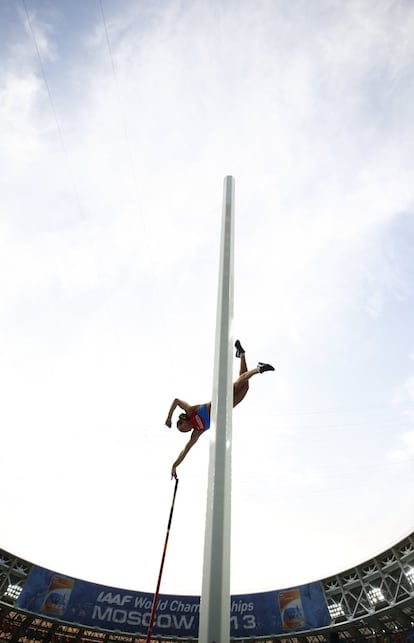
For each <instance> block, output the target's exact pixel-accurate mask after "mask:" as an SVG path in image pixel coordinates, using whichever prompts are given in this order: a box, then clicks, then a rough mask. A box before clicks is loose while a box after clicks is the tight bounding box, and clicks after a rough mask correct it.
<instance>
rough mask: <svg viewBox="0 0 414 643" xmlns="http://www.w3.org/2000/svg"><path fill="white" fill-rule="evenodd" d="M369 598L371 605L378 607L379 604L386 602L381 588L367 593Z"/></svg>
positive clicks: (374, 588) (375, 588)
mask: <svg viewBox="0 0 414 643" xmlns="http://www.w3.org/2000/svg"><path fill="white" fill-rule="evenodd" d="M367 597H368V600H369V603H370V605H377V603H382V602H384V601H385V596H384V594H383V593H382V590H381V589H380V588H379V587H371V589H369V590H368V591H367Z"/></svg>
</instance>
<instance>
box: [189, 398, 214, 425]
mask: <svg viewBox="0 0 414 643" xmlns="http://www.w3.org/2000/svg"><path fill="white" fill-rule="evenodd" d="M190 422H191V425H192V427H193V428H194V429H195V430H196V431H207V429H209V428H210V413H209V411H208V404H203V405H202V406H200V408H199V409H198V410H197V411H194V412H193V413H191V415H190Z"/></svg>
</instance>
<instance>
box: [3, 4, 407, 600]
mask: <svg viewBox="0 0 414 643" xmlns="http://www.w3.org/2000/svg"><path fill="white" fill-rule="evenodd" d="M26 10H27V11H26ZM102 10H103V12H102ZM103 15H104V17H105V22H104V19H103ZM29 21H30V23H29ZM0 30H1V38H0V42H1V45H0V48H1V49H0V51H1V56H2V63H3V64H2V66H1V71H0V79H1V83H0V87H1V89H0V134H1V139H2V146H1V150H0V177H1V178H0V181H1V190H0V195H1V196H0V199H1V203H0V205H1V215H0V244H1V252H0V292H1V297H0V345H1V346H0V348H1V355H2V358H1V361H0V381H1V387H2V391H3V395H2V398H3V403H2V405H1V408H0V422H1V425H2V426H3V427H4V430H3V434H2V443H3V445H4V449H2V453H1V454H0V463H1V469H2V472H3V481H4V482H3V484H2V487H1V502H2V507H3V512H4V514H5V515H6V516H7V518H8V519H7V521H5V522H4V521H3V522H2V527H1V530H0V534H1V543H0V544H1V546H2V547H3V548H5V549H8V550H10V551H12V552H13V553H16V554H17V555H20V556H22V557H26V558H28V559H29V560H33V561H34V562H37V563H38V564H41V565H43V566H46V567H49V568H51V569H56V570H58V571H61V572H64V573H67V574H69V575H74V576H78V577H81V578H85V579H88V580H93V581H95V582H100V583H105V584H108V585H115V586H122V587H125V588H129V589H138V590H145V591H152V590H153V587H154V586H155V582H156V576H157V573H158V567H159V562H160V557H161V551H162V545H163V540H164V536H165V527H166V522H167V518H168V511H169V504H170V501H171V494H172V489H173V485H172V483H171V482H170V479H169V470H170V467H171V463H172V462H173V460H174V459H175V458H176V456H177V454H178V453H179V451H180V450H181V449H182V448H183V446H184V443H185V438H184V436H182V435H180V434H179V433H178V432H177V431H174V430H173V429H172V430H168V429H167V428H166V427H164V420H165V417H166V414H167V412H168V408H169V405H170V403H171V401H172V399H173V398H174V397H175V396H178V397H181V398H183V399H185V400H187V401H188V402H190V403H197V402H203V401H205V400H207V399H209V398H210V397H211V390H212V370H213V359H214V355H213V352H214V337H215V305H216V288H217V269H218V245H219V230H220V218H221V199H222V185H223V178H224V176H226V175H227V174H231V175H233V176H234V177H235V179H236V239H235V240H236V245H235V265H236V270H235V317H234V333H235V337H236V336H237V337H240V339H241V340H242V342H243V344H245V346H246V349H247V357H248V363H249V365H252V366H253V365H255V364H256V362H257V361H258V360H265V361H270V362H274V363H275V365H276V367H277V370H276V372H275V373H274V374H265V375H263V377H262V378H255V379H254V380H253V381H252V385H251V390H250V392H249V396H248V397H247V398H246V400H245V401H244V402H243V405H241V406H240V407H238V408H237V409H236V410H235V412H234V419H233V427H234V428H233V432H234V439H233V497H232V506H233V517H232V522H233V535H232V591H233V592H234V593H238V592H248V591H260V590H266V589H275V588H282V587H286V586H289V585H292V584H297V583H301V582H307V581H310V580H315V579H317V578H320V577H324V576H327V575H329V574H333V573H336V572H339V571H341V570H343V569H345V568H347V567H349V566H351V565H354V564H356V563H358V562H361V561H363V560H365V559H367V558H369V557H370V556H372V555H375V554H376V553H379V552H380V551H381V550H383V549H385V548H386V547H388V546H390V545H391V544H393V543H395V542H396V541H397V540H398V539H400V538H402V537H404V536H405V535H406V534H407V533H410V532H411V531H412V529H413V526H414V503H413V502H412V498H411V493H410V490H411V489H412V488H413V483H414V480H413V477H414V474H413V471H414V468H413V459H414V424H413V422H414V336H413V324H412V319H413V312H414V311H413V305H414V293H413V277H412V276H413V268H414V253H413V246H414V223H413V187H412V186H413V161H412V159H413V152H414V150H413V146H414V131H413V128H414V126H413V122H412V114H411V106H412V104H413V98H414V96H413V93H414V92H413V87H414V84H413V70H414V64H413V55H414V44H413V43H414V38H413V36H414V9H413V7H412V5H411V3H408V2H396V1H395V2H393V1H380V2H377V3H375V7H374V6H373V5H372V4H371V3H368V2H359V1H356V0H355V1H350V2H348V3H342V2H327V1H322V0H320V1H318V2H313V3H307V2H300V1H298V0H295V1H293V2H278V3H275V2H266V1H263V0H258V1H257V2H254V3H251V2H247V1H244V0H242V1H241V2H240V1H239V2H232V1H230V2H225V3H221V2H206V1H201V0H200V1H199V2H192V3H189V2H176V1H172V0H171V1H165V2H157V3H151V4H150V5H149V4H148V3H146V2H145V3H144V2H137V3H129V2H110V1H108V0H102V2H101V3H100V2H99V0H96V1H95V0H90V2H87V3H82V2H66V1H62V2H60V3H52V2H47V1H43V0H42V1H35V0H25V4H24V3H23V2H12V1H9V0H3V2H2V3H1V5H0ZM108 41H109V45H108ZM38 53H39V55H40V59H39V55H38ZM236 372H237V364H236V363H235V375H236ZM207 458H208V445H207V438H206V439H205V443H203V441H202V440H201V441H200V442H199V443H198V444H197V446H196V448H195V449H194V450H193V451H192V452H191V454H190V455H189V456H188V458H187V459H186V460H185V462H184V463H183V464H182V465H181V467H180V470H179V471H180V478H181V482H180V490H179V496H178V498H177V505H176V510H175V516H174V523H173V529H172V533H171V538H170V543H169V553H168V560H167V563H166V567H165V572H164V578H163V587H162V591H164V592H171V593H174V592H177V593H188V594H197V593H199V591H200V586H201V572H202V553H203V538H204V515H205V498H206V484H207V464H208V463H207ZM28 527H29V528H28Z"/></svg>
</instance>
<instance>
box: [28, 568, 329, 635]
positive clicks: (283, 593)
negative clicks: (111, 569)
mask: <svg viewBox="0 0 414 643" xmlns="http://www.w3.org/2000/svg"><path fill="white" fill-rule="evenodd" d="M152 599H153V595H152V594H148V593H145V592H132V591H128V590H122V589H115V588H112V587H105V586H103V585H97V584H95V583H88V582H86V581H82V580H78V579H76V578H69V577H67V576H62V575H61V574H57V573H56V572H52V571H50V570H48V569H44V568H42V567H33V568H32V570H31V572H30V574H29V576H28V579H27V581H26V583H25V586H24V588H23V591H22V593H21V594H20V596H19V598H18V600H17V602H16V605H17V606H18V607H20V608H22V609H25V610H28V611H30V612H34V613H36V614H43V615H45V616H49V617H52V618H57V619H59V620H62V621H67V622H69V623H77V624H79V625H84V626H90V627H97V628H100V629H105V630H118V631H121V632H129V633H132V634H135V635H136V636H145V635H146V633H147V629H148V625H149V622H150V615H151V608H152ZM199 610H200V597H199V596H173V595H169V594H160V596H159V601H158V608H157V613H156V619H155V626H154V628H153V636H164V637H166V638H167V637H171V638H174V637H183V638H197V636H198V622H199ZM330 623H331V619H330V616H329V612H328V609H327V606H326V601H325V598H324V596H323V592H322V589H321V586H320V583H308V584H307V585H300V586H298V587H293V588H288V589H283V590H275V591H271V592H261V593H255V594H237V595H234V596H232V597H231V617H230V627H231V632H230V635H231V637H232V638H248V637H255V636H273V635H276V634H283V633H291V632H297V631H300V630H309V629H314V628H319V627H324V626H327V625H330Z"/></svg>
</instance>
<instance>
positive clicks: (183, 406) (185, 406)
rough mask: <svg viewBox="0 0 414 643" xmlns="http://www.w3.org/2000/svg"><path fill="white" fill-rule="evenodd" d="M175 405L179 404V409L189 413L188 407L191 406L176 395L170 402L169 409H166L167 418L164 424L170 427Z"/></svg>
mask: <svg viewBox="0 0 414 643" xmlns="http://www.w3.org/2000/svg"><path fill="white" fill-rule="evenodd" d="M177 406H179V407H180V409H182V410H183V411H185V412H186V413H189V412H190V409H191V408H192V407H191V406H190V405H189V404H187V402H184V400H179V399H178V397H176V398H175V400H174V401H173V403H172V404H171V407H170V410H169V411H168V415H167V419H166V420H165V424H166V425H167V426H169V427H170V428H171V420H172V416H173V413H174V411H175V409H176V408H177Z"/></svg>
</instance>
